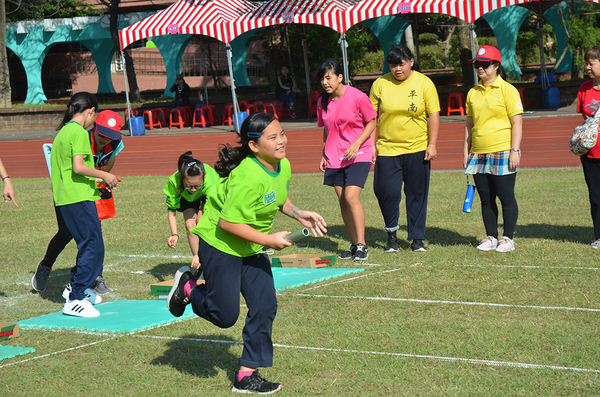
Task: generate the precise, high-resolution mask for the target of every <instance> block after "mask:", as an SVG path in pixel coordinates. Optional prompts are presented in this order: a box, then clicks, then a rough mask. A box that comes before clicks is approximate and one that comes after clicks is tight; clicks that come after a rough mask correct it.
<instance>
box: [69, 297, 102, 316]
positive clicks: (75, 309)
mask: <svg viewBox="0 0 600 397" xmlns="http://www.w3.org/2000/svg"><path fill="white" fill-rule="evenodd" d="M63 314H67V315H69V316H77V317H98V316H99V315H100V312H99V311H98V310H97V309H96V308H95V307H94V306H93V305H92V304H91V303H90V301H88V300H85V299H84V300H73V301H70V300H68V299H67V301H66V302H65V306H64V307H63Z"/></svg>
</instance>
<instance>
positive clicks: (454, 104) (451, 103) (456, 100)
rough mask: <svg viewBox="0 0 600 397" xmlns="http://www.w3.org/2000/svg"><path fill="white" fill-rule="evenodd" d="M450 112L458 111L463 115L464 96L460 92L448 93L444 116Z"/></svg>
mask: <svg viewBox="0 0 600 397" xmlns="http://www.w3.org/2000/svg"><path fill="white" fill-rule="evenodd" d="M451 113H460V115H461V116H464V115H465V96H464V94H463V93H462V92H450V93H448V99H447V100H446V116H450V114H451Z"/></svg>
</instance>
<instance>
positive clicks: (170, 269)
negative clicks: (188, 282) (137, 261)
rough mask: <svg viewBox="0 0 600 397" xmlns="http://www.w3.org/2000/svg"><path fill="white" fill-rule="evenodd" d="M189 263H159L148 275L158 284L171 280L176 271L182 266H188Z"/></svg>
mask: <svg viewBox="0 0 600 397" xmlns="http://www.w3.org/2000/svg"><path fill="white" fill-rule="evenodd" d="M190 263H191V261H190V262H188V261H185V262H167V263H159V264H158V265H156V266H154V267H153V268H152V269H151V270H150V273H151V274H152V275H153V276H154V277H156V282H158V283H160V282H163V281H166V280H173V277H174V276H175V272H177V269H179V268H180V267H182V266H190Z"/></svg>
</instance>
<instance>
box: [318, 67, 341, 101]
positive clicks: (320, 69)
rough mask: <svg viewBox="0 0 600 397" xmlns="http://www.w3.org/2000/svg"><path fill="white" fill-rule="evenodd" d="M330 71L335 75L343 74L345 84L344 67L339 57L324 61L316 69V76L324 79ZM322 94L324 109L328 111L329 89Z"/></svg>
mask: <svg viewBox="0 0 600 397" xmlns="http://www.w3.org/2000/svg"><path fill="white" fill-rule="evenodd" d="M328 72H331V73H333V74H334V75H335V76H339V75H340V74H341V75H342V84H344V68H342V65H340V63H339V62H338V61H337V59H333V58H329V59H326V60H325V62H323V63H322V64H321V66H319V67H318V68H317V70H316V71H315V76H316V77H317V79H318V80H319V81H320V80H322V79H323V77H325V75H326V74H327V73H328ZM320 96H321V107H322V108H323V110H324V111H327V104H328V103H329V94H328V93H327V91H325V90H323V92H321V95H320Z"/></svg>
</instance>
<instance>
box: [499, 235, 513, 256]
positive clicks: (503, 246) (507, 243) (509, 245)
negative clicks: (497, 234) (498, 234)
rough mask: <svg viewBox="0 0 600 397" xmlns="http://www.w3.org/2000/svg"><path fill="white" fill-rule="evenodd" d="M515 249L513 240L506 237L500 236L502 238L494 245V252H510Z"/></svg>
mask: <svg viewBox="0 0 600 397" xmlns="http://www.w3.org/2000/svg"><path fill="white" fill-rule="evenodd" d="M514 250H515V242H514V241H512V240H511V239H509V238H508V237H506V236H505V237H502V240H500V242H499V243H498V246H497V247H496V252H510V251H514Z"/></svg>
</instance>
